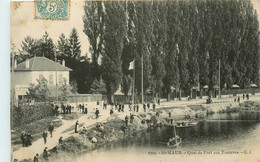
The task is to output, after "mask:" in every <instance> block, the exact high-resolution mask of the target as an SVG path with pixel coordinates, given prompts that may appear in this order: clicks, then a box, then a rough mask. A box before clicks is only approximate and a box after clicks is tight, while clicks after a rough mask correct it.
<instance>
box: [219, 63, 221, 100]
mask: <svg viewBox="0 0 260 162" xmlns="http://www.w3.org/2000/svg"><path fill="white" fill-rule="evenodd" d="M218 86H219V89H218V93H219V95H218V98H219V99H220V98H221V92H220V59H219V60H218Z"/></svg>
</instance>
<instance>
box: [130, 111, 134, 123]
mask: <svg viewBox="0 0 260 162" xmlns="http://www.w3.org/2000/svg"><path fill="white" fill-rule="evenodd" d="M133 122H134V115H133V114H131V113H130V123H133Z"/></svg>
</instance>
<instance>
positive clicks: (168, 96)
mask: <svg viewBox="0 0 260 162" xmlns="http://www.w3.org/2000/svg"><path fill="white" fill-rule="evenodd" d="M170 100H171V92H169V93H168V95H167V101H170Z"/></svg>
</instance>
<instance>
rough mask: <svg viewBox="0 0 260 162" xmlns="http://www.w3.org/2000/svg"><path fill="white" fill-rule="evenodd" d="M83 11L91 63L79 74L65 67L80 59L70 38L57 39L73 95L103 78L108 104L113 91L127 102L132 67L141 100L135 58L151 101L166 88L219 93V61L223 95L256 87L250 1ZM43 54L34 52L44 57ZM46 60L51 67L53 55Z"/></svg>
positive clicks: (120, 5)
mask: <svg viewBox="0 0 260 162" xmlns="http://www.w3.org/2000/svg"><path fill="white" fill-rule="evenodd" d="M84 11H85V13H84V17H83V22H84V30H83V31H84V32H85V34H86V35H87V36H88V38H89V43H90V50H89V51H90V52H91V55H92V62H91V63H88V64H86V65H85V67H80V66H79V65H80V64H83V63H82V62H80V63H79V64H74V63H72V62H73V60H77V59H79V56H80V55H78V53H80V52H77V51H80V47H79V49H78V50H75V51H73V50H72V49H76V48H75V47H78V46H80V45H79V44H77V43H75V42H74V41H75V39H72V38H71V37H72V35H75V34H73V32H72V34H71V36H70V38H69V39H67V38H65V36H63V35H62V36H61V37H60V41H59V43H58V46H57V48H58V49H59V53H60V57H62V58H66V59H68V58H69V59H70V60H69V61H71V65H70V64H69V62H68V64H67V65H68V66H69V67H71V68H72V69H73V70H74V71H73V72H72V76H73V77H72V78H71V79H74V78H75V79H76V81H77V82H82V84H80V83H78V89H79V90H84V92H89V91H91V90H90V89H92V90H93V89H98V88H99V87H100V84H99V83H100V80H101V78H102V80H103V81H104V83H105V86H106V91H107V94H108V95H109V97H111V98H110V99H111V100H113V94H114V93H115V91H116V90H117V89H118V87H119V85H120V84H121V85H122V86H121V87H122V91H123V93H125V94H127V93H128V92H129V91H130V89H131V84H132V80H133V79H132V78H133V71H131V70H128V67H129V63H130V62H131V61H133V60H134V59H135V67H136V68H135V69H136V70H135V79H136V80H135V83H136V85H135V87H136V91H137V92H138V93H140V91H141V57H142V56H143V65H144V66H143V70H144V90H145V92H147V91H149V92H152V93H153V94H154V95H156V94H159V93H165V94H167V93H169V92H170V91H171V88H172V87H174V88H176V89H182V90H184V91H185V92H186V93H189V91H190V89H191V88H192V87H198V85H200V86H199V88H203V86H205V85H208V87H209V90H211V89H212V88H213V87H214V86H215V85H218V78H219V77H218V72H219V70H218V66H219V61H220V71H221V88H222V89H223V88H225V89H230V88H231V86H232V85H233V84H238V85H239V86H240V87H241V88H245V87H246V86H248V85H249V84H252V83H257V82H258V70H259V31H258V30H259V26H258V20H257V13H256V11H255V10H254V8H253V6H252V3H251V2H250V1H249V0H221V1H220V0H199V1H194V0H190V1H189V0H186V1H136V2H134V1H127V2H123V1H121V2H115V1H114V2H102V1H98V2H96V1H87V2H85V6H84ZM75 31H76V30H75ZM74 33H75V32H74ZM42 42H44V41H42ZM77 42H78V40H77ZM78 43H79V42H78ZM82 43H83V42H82ZM64 44H68V47H67V46H65V47H64ZM45 45H46V46H45ZM23 46H24V45H23ZM47 47H50V46H47V44H46V42H45V44H42V45H40V48H43V49H44V50H43V51H44V52H46V51H47V49H48V48H47ZM52 49H53V51H54V47H53V48H52ZM29 53H31V52H29ZM36 54H39V52H36ZM48 54H50V56H47V54H45V56H46V57H50V58H52V59H53V52H51V51H50V52H49V53H48ZM87 61H88V60H87V59H86V62H87ZM72 66H73V67H72ZM87 73H88V74H91V77H89V76H90V75H88V74H87ZM77 78H78V79H77ZM86 82H89V83H88V85H86ZM93 82H94V83H93ZM91 85H92V86H91ZM85 86H87V87H88V88H86V87H85ZM91 87H92V88H91Z"/></svg>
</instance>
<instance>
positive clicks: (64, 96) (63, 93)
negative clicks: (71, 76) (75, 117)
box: [59, 78, 70, 102]
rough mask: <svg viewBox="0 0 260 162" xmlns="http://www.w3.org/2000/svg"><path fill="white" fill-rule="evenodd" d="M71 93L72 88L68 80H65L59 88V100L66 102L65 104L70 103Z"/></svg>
mask: <svg viewBox="0 0 260 162" xmlns="http://www.w3.org/2000/svg"><path fill="white" fill-rule="evenodd" d="M69 91H70V88H69V86H68V85H67V80H66V78H64V79H63V84H62V85H61V87H60V88H59V98H60V99H61V101H64V102H66V101H68V94H69Z"/></svg>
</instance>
